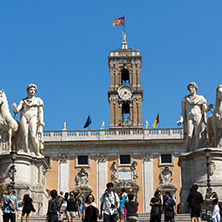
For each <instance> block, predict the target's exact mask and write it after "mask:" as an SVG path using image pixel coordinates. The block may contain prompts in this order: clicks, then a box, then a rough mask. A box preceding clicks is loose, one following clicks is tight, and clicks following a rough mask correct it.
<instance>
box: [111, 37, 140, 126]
mask: <svg viewBox="0 0 222 222" xmlns="http://www.w3.org/2000/svg"><path fill="white" fill-rule="evenodd" d="M108 60H109V69H110V91H109V92H108V98H109V104H110V126H109V128H110V129H114V128H116V129H119V128H143V126H142V110H141V109H142V102H143V91H142V90H141V84H140V80H141V78H140V70H141V65H142V56H141V55H140V51H139V50H133V49H128V43H127V41H126V34H125V33H124V34H123V42H122V49H117V50H116V51H111V52H110V56H109V57H108Z"/></svg>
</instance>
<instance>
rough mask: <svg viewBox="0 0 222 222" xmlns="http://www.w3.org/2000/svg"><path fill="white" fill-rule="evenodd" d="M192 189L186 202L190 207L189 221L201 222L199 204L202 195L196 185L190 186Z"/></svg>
mask: <svg viewBox="0 0 222 222" xmlns="http://www.w3.org/2000/svg"><path fill="white" fill-rule="evenodd" d="M192 189H193V191H191V192H190V194H189V195H188V197H187V202H188V204H189V207H190V209H191V221H192V222H195V221H197V222H201V219H200V212H201V205H202V203H203V196H202V194H201V193H200V192H198V191H197V189H198V185H197V184H194V185H193V186H192Z"/></svg>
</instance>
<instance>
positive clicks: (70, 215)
mask: <svg viewBox="0 0 222 222" xmlns="http://www.w3.org/2000/svg"><path fill="white" fill-rule="evenodd" d="M69 195H70V197H69V199H68V200H67V208H66V216H67V219H68V222H74V218H75V216H76V215H77V214H78V210H79V204H78V200H77V198H76V197H75V194H74V192H73V191H71V192H70V193H69Z"/></svg>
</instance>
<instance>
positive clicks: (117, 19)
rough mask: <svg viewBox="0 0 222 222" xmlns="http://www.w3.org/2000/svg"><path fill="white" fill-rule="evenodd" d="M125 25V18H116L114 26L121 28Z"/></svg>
mask: <svg viewBox="0 0 222 222" xmlns="http://www.w3.org/2000/svg"><path fill="white" fill-rule="evenodd" d="M124 24H125V19H124V17H121V18H115V19H114V20H113V26H114V27H116V26H120V25H124Z"/></svg>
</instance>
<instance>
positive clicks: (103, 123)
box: [100, 121, 105, 130]
mask: <svg viewBox="0 0 222 222" xmlns="http://www.w3.org/2000/svg"><path fill="white" fill-rule="evenodd" d="M104 127H105V122H104V121H102V123H101V127H100V129H101V130H103V129H104Z"/></svg>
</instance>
